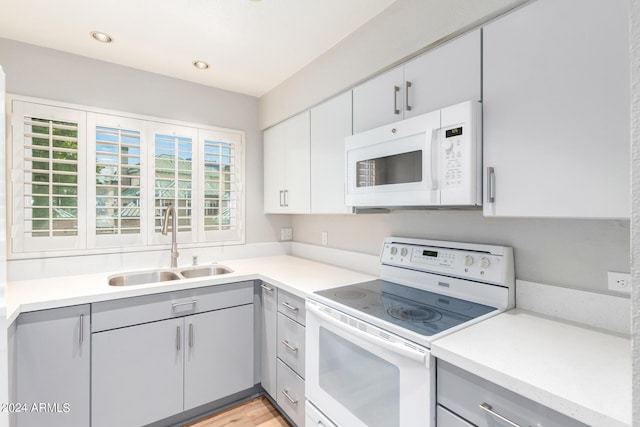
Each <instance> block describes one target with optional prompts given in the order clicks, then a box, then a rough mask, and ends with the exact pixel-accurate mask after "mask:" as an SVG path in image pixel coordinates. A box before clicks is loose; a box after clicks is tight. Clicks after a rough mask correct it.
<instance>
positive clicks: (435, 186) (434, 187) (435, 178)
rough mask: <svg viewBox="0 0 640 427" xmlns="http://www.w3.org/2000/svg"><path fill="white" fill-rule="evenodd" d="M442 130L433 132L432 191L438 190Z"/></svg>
mask: <svg viewBox="0 0 640 427" xmlns="http://www.w3.org/2000/svg"><path fill="white" fill-rule="evenodd" d="M439 133H440V129H433V130H432V131H431V189H432V190H437V189H438V135H439Z"/></svg>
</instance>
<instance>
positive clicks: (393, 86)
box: [353, 66, 404, 134]
mask: <svg viewBox="0 0 640 427" xmlns="http://www.w3.org/2000/svg"><path fill="white" fill-rule="evenodd" d="M403 73H404V72H403V68H402V66H400V67H397V68H394V69H392V70H390V71H387V72H386V73H384V74H381V75H379V76H377V77H375V78H373V79H371V80H368V81H366V82H365V83H363V84H361V85H360V86H357V87H355V88H354V89H353V133H354V134H356V133H360V132H364V131H366V130H369V129H373V128H377V127H378V126H383V125H387V124H389V123H393V122H397V121H398V120H402V117H403V116H402V113H403V105H404V75H403Z"/></svg>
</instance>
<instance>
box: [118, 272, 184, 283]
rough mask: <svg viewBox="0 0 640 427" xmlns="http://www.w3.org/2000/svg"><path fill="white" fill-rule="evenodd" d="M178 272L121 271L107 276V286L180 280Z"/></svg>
mask: <svg viewBox="0 0 640 427" xmlns="http://www.w3.org/2000/svg"><path fill="white" fill-rule="evenodd" d="M180 279H182V277H180V276H179V275H178V274H176V273H174V272H173V271H166V270H159V271H144V272H139V273H123V274H119V275H117V276H111V277H110V278H109V286H132V285H144V284H145V283H156V282H166V281H169V280H180Z"/></svg>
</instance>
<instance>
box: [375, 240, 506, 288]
mask: <svg viewBox="0 0 640 427" xmlns="http://www.w3.org/2000/svg"><path fill="white" fill-rule="evenodd" d="M510 261H511V260H507V263H508V262H510ZM381 262H382V264H386V265H392V266H396V267H404V268H409V269H412V270H419V271H425V272H430V273H438V274H445V275H447V276H454V277H460V278H466V279H472V280H478V281H483V282H501V281H503V280H504V279H505V269H506V268H507V267H508V266H507V265H505V260H504V259H503V255H496V254H492V253H490V252H484V251H474V250H465V249H455V248H443V247H436V246H422V245H412V244H403V243H393V242H385V244H384V246H383V248H382V255H381Z"/></svg>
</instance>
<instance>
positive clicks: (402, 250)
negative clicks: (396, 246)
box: [400, 248, 409, 256]
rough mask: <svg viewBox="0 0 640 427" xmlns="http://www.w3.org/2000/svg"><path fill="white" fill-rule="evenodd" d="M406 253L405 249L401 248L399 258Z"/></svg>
mask: <svg viewBox="0 0 640 427" xmlns="http://www.w3.org/2000/svg"><path fill="white" fill-rule="evenodd" d="M408 252H409V251H408V250H407V248H402V249H401V250H400V255H401V256H407V253H408Z"/></svg>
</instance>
